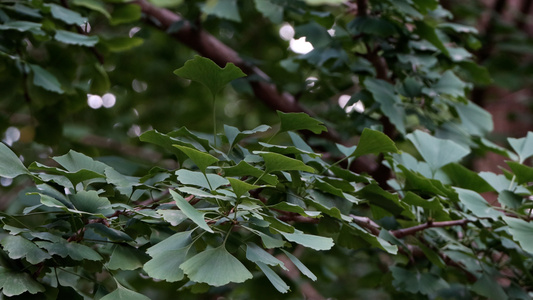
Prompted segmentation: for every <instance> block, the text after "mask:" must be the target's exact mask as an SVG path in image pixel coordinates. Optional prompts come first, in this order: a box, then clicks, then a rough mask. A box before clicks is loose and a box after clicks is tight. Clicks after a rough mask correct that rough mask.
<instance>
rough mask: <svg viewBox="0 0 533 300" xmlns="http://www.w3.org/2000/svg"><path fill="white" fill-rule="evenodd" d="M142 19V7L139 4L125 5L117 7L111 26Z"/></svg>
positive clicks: (112, 15) (112, 16)
mask: <svg viewBox="0 0 533 300" xmlns="http://www.w3.org/2000/svg"><path fill="white" fill-rule="evenodd" d="M140 18H141V6H139V5H137V4H125V5H117V6H115V8H114V10H113V13H112V14H111V20H110V21H109V23H111V25H119V24H124V23H131V22H134V21H137V20H139V19H140Z"/></svg>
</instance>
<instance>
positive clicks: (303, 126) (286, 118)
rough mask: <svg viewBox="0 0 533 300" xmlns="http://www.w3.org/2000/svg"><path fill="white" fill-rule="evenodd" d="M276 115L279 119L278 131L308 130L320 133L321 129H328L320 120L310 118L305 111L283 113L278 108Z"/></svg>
mask: <svg viewBox="0 0 533 300" xmlns="http://www.w3.org/2000/svg"><path fill="white" fill-rule="evenodd" d="M278 117H279V119H280V121H281V127H280V129H279V132H285V131H294V130H309V131H312V132H313V133H315V134H320V133H321V132H322V131H328V129H327V128H326V126H324V125H323V123H322V122H320V121H318V120H316V119H314V118H311V117H310V116H309V115H308V114H306V113H284V112H281V111H279V110H278Z"/></svg>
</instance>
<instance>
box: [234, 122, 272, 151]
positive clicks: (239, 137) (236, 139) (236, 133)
mask: <svg viewBox="0 0 533 300" xmlns="http://www.w3.org/2000/svg"><path fill="white" fill-rule="evenodd" d="M270 128H271V127H270V126H268V125H259V126H257V127H256V128H254V129H252V130H245V131H240V130H239V129H237V128H236V127H233V126H229V125H224V133H225V134H226V138H227V139H228V143H229V145H230V148H231V147H233V145H235V144H236V143H238V142H239V141H240V140H242V139H243V138H245V137H246V136H249V135H252V134H256V133H259V132H266V131H267V130H269V129H270Z"/></svg>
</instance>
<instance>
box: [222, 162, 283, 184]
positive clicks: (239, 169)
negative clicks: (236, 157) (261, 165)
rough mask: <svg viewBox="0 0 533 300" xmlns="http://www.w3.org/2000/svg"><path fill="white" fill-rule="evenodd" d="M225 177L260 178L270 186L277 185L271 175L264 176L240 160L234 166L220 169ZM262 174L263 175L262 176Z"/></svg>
mask: <svg viewBox="0 0 533 300" xmlns="http://www.w3.org/2000/svg"><path fill="white" fill-rule="evenodd" d="M222 170H224V175H225V176H232V177H233V176H253V177H255V178H259V177H261V176H262V177H261V180H262V181H264V182H266V183H267V184H270V185H276V184H278V178H277V177H276V176H274V175H271V174H264V172H263V171H262V170H260V169H258V168H255V167H253V166H251V165H250V164H249V163H247V162H245V161H244V160H241V161H240V162H239V163H238V164H237V165H236V166H233V167H226V168H222ZM263 174H264V175H263Z"/></svg>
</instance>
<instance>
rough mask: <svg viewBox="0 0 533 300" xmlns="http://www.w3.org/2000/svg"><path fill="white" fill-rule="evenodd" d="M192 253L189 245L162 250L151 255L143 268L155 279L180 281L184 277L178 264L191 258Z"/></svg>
mask: <svg viewBox="0 0 533 300" xmlns="http://www.w3.org/2000/svg"><path fill="white" fill-rule="evenodd" d="M158 245H159V244H158ZM156 246H157V245H156ZM192 254H194V252H193V251H191V247H183V248H179V249H176V250H168V251H164V252H161V253H158V254H157V255H153V258H152V259H151V260H149V261H148V262H147V263H146V264H144V267H143V269H144V270H145V271H146V273H147V274H148V275H149V276H150V277H152V278H155V279H159V280H166V281H168V282H176V281H180V280H182V279H183V277H185V273H183V270H181V269H180V265H181V264H183V263H184V262H185V261H187V260H188V259H189V258H191V256H192Z"/></svg>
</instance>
